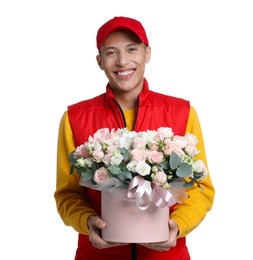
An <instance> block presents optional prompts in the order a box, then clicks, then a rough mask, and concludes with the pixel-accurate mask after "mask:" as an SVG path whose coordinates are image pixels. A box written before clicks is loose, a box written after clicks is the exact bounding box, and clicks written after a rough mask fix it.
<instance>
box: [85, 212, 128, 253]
mask: <svg viewBox="0 0 253 260" xmlns="http://www.w3.org/2000/svg"><path fill="white" fill-rule="evenodd" d="M88 227H89V240H90V242H91V243H92V245H93V246H94V247H96V248H98V249H102V248H109V247H115V246H122V245H125V244H123V243H111V242H106V241H105V240H103V239H102V238H101V235H100V234H101V229H103V228H105V227H106V223H105V222H104V221H103V220H102V219H101V218H100V217H99V216H90V217H89V219H88Z"/></svg>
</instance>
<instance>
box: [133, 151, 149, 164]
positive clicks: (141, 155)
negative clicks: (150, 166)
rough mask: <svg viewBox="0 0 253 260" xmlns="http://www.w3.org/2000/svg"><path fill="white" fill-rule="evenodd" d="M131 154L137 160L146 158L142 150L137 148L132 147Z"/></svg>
mask: <svg viewBox="0 0 253 260" xmlns="http://www.w3.org/2000/svg"><path fill="white" fill-rule="evenodd" d="M131 155H132V159H133V160H134V161H137V162H140V161H145V159H146V157H145V154H144V152H143V151H142V150H139V149H133V150H132V151H131Z"/></svg>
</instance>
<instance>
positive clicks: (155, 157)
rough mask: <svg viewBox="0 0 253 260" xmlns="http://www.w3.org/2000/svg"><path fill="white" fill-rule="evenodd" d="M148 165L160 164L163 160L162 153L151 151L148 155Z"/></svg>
mask: <svg viewBox="0 0 253 260" xmlns="http://www.w3.org/2000/svg"><path fill="white" fill-rule="evenodd" d="M148 160H149V162H150V163H160V162H162V160H163V153H162V152H158V151H155V150H154V151H151V152H150V153H149V155H148Z"/></svg>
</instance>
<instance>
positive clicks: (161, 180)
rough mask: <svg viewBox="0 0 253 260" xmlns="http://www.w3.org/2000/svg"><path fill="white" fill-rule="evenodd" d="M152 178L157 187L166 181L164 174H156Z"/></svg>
mask: <svg viewBox="0 0 253 260" xmlns="http://www.w3.org/2000/svg"><path fill="white" fill-rule="evenodd" d="M152 178H153V181H154V182H155V183H156V184H158V185H163V183H164V182H166V180H167V176H166V174H165V173H164V172H161V171H159V172H157V173H156V174H155V175H154V177H152Z"/></svg>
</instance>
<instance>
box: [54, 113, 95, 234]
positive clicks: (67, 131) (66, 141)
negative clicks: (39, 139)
mask: <svg viewBox="0 0 253 260" xmlns="http://www.w3.org/2000/svg"><path fill="white" fill-rule="evenodd" d="M75 148H76V147H75V144H74V139H73V134H72V130H71V127H70V124H69V119H68V113H67V112H65V113H64V114H63V116H62V119H61V122H60V126H59V133H58V146H57V178H56V191H55V193H54V197H55V201H56V206H57V210H58V212H59V214H60V216H61V218H62V220H63V222H64V223H65V225H68V226H72V227H73V228H74V229H75V230H76V231H77V232H79V233H83V234H88V226H87V219H88V218H89V216H91V215H96V213H95V211H94V210H93V209H92V208H91V207H90V206H89V204H88V203H87V202H86V201H85V197H84V192H83V189H84V187H82V186H80V185H79V175H78V174H72V175H69V169H70V162H69V160H68V158H69V154H70V153H71V152H72V151H73V150H74V149H75Z"/></svg>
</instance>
